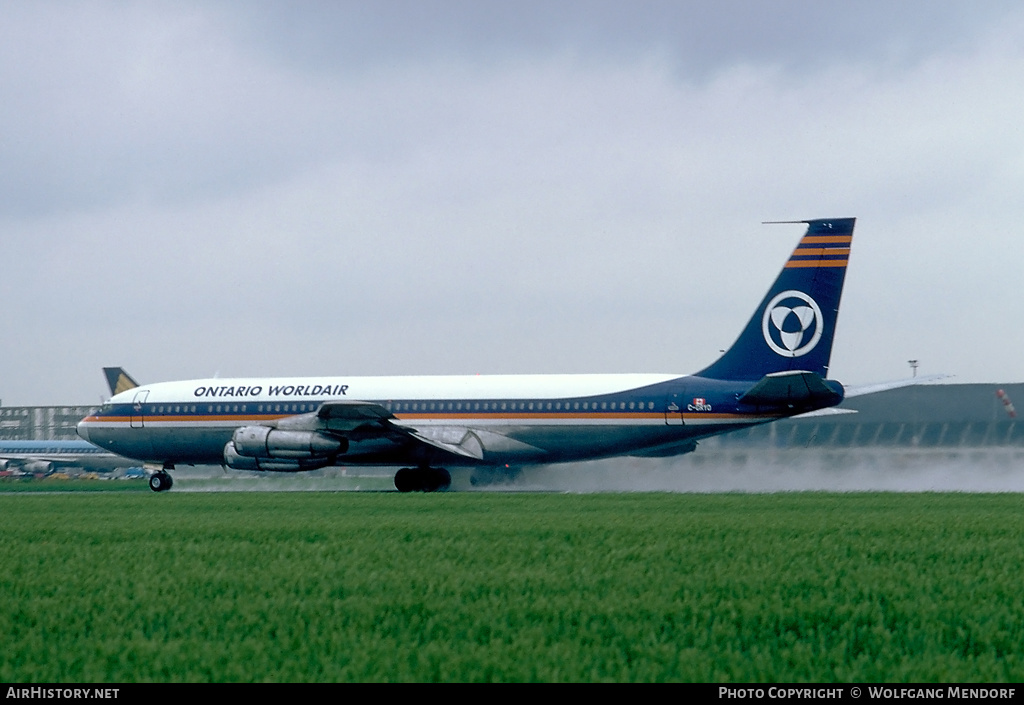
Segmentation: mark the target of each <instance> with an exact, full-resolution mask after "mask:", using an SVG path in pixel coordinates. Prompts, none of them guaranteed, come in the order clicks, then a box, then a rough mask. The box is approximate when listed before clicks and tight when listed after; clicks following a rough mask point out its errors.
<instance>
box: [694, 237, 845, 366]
mask: <svg viewBox="0 0 1024 705" xmlns="http://www.w3.org/2000/svg"><path fill="white" fill-rule="evenodd" d="M855 221H856V218H830V219H822V220H801V221H795V222H800V223H807V226H808V227H807V233H806V234H805V235H804V236H803V239H801V240H800V244H799V245H797V247H796V249H795V250H794V251H793V254H792V255H790V257H789V260H788V261H787V262H786V264H785V266H784V267H783V268H782V272H781V273H780V274H779V276H778V278H777V279H776V280H775V283H774V284H772V287H771V289H769V290H768V294H767V295H766V296H765V297H764V300H763V301H762V302H761V305H760V306H758V308H757V310H756V311H755V312H754V315H753V317H752V318H751V319H750V322H749V323H748V324H747V327H746V328H744V329H743V332H742V333H740V337H739V338H738V339H737V340H736V342H735V343H733V346H732V347H731V348H729V349H728V350H727V351H726V352H725V354H724V355H722V357H720V358H719V359H718V360H717V361H716V362H715V363H713V364H712V365H710V366H709V367H707V368H705V369H703V370H701V371H700V372H698V373H697V375H698V376H700V377H709V378H712V379H724V380H726V379H727V380H759V379H761V378H762V377H764V376H765V375H769V374H773V373H780V372H792V371H796V370H802V371H807V372H812V373H814V374H817V375H820V376H821V377H826V376H827V375H828V362H829V357H830V356H831V354H832V338H833V335H834V334H835V330H836V319H837V318H838V315H839V299H840V297H841V296H842V293H843V280H844V279H845V277H846V264H847V261H848V260H849V257H850V243H851V241H852V240H853V225H854V222H855Z"/></svg>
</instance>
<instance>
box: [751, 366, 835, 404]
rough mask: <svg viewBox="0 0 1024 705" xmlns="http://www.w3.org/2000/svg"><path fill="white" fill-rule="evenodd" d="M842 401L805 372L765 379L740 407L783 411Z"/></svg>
mask: <svg viewBox="0 0 1024 705" xmlns="http://www.w3.org/2000/svg"><path fill="white" fill-rule="evenodd" d="M841 400H842V396H841V395H840V394H839V393H837V392H836V391H835V390H834V389H832V388H831V387H829V386H828V385H827V384H825V380H824V379H823V378H822V377H821V375H819V374H817V373H815V372H807V371H806V370H793V371H792V372H773V373H771V374H768V375H765V376H764V377H762V378H761V380H760V381H759V382H758V383H757V384H755V385H754V386H753V387H751V388H750V389H749V390H748V391H747V393H746V394H744V395H743V396H742V397H740V399H739V401H740V402H741V403H743V404H751V405H753V406H760V407H783V408H793V407H801V406H830V405H832V404H837V403H839V401H841Z"/></svg>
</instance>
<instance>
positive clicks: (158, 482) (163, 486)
mask: <svg viewBox="0 0 1024 705" xmlns="http://www.w3.org/2000/svg"><path fill="white" fill-rule="evenodd" d="M173 484H174V480H172V479H171V476H170V475H168V474H167V473H166V472H164V471H163V470H161V471H160V472H155V473H153V474H152V475H150V476H149V489H151V490H153V491H154V492H166V491H167V490H169V489H171V486H172V485H173Z"/></svg>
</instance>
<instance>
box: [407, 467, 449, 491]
mask: <svg viewBox="0 0 1024 705" xmlns="http://www.w3.org/2000/svg"><path fill="white" fill-rule="evenodd" d="M451 484H452V476H451V475H450V474H449V473H448V471H447V470H445V469H444V468H402V469H401V470H399V471H398V472H397V473H395V489H396V490H398V491H399V492H438V491H441V490H446V489H448V488H449V487H451Z"/></svg>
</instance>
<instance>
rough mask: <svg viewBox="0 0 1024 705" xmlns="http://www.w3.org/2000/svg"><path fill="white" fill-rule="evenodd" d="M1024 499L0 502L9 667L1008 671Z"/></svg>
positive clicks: (40, 675)
mask: <svg viewBox="0 0 1024 705" xmlns="http://www.w3.org/2000/svg"><path fill="white" fill-rule="evenodd" d="M1022 510H1024V497H1022V496H1019V495H973V494H963V495H961V494H817V493H806V494H773V495H685V494H672V495H670V494H606V495H560V494H483V493H475V494H439V495H399V494H393V493H392V494H359V493H294V492H293V493H273V492H253V493H207V494H203V493H179V494H176V493H174V492H171V493H168V494H166V495H154V494H152V493H148V492H147V493H145V494H142V493H120V492H115V493H71V494H50V495H33V496H27V495H24V494H20V493H19V494H0V532H2V533H0V535H2V536H3V541H2V542H0V595H2V596H3V600H4V603H5V604H4V606H3V608H2V609H0V634H2V635H3V648H2V649H0V680H3V681H6V682H27V681H53V682H70V681H98V682H108V681H115V682H130V681H263V680H266V681H533V680H541V681H600V680H608V681H674V680H683V681H733V682H750V681H889V682H893V681H1019V680H1022V679H1024V591H1022V590H1021V584H1022V579H1021V573H1022V568H1024V548H1022V544H1024V541H1022V538H1024V511H1022Z"/></svg>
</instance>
